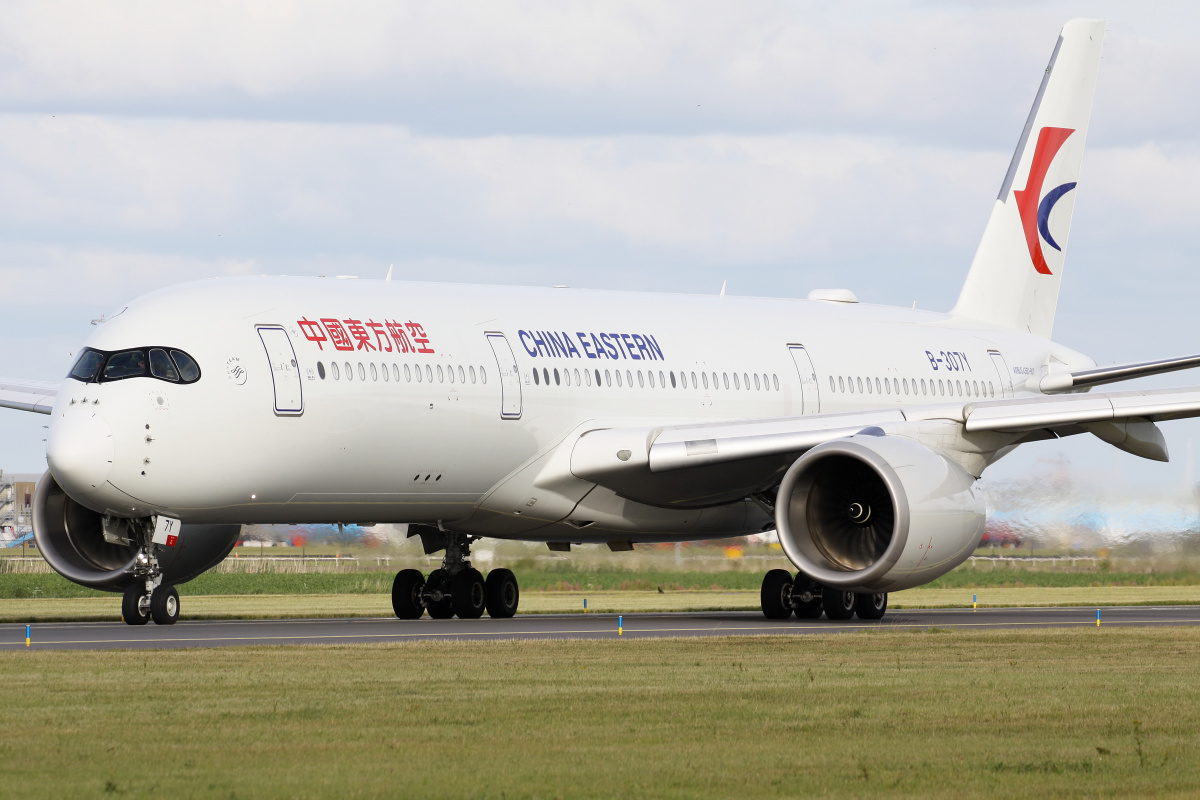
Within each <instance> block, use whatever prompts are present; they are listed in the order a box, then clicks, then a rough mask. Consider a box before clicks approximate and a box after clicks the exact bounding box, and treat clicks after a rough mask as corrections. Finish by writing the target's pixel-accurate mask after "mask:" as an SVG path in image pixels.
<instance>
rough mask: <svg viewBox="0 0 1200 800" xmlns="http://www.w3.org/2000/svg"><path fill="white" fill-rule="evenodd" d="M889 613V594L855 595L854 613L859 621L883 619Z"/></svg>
mask: <svg viewBox="0 0 1200 800" xmlns="http://www.w3.org/2000/svg"><path fill="white" fill-rule="evenodd" d="M886 611H887V592H882V593H879V594H856V595H854V613H855V614H858V618H859V619H883V615H884V613H885V612H886Z"/></svg>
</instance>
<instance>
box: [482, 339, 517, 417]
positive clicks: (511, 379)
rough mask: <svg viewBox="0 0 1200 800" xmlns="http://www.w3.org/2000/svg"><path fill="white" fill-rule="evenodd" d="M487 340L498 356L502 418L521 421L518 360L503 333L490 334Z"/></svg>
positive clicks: (497, 365)
mask: <svg viewBox="0 0 1200 800" xmlns="http://www.w3.org/2000/svg"><path fill="white" fill-rule="evenodd" d="M487 340H488V344H490V345H491V346H492V353H493V354H494V355H495V356H496V367H497V368H498V369H499V370H500V417H501V419H520V418H521V374H520V373H519V372H518V371H517V358H516V356H514V355H513V351H512V347H510V346H509V344H508V339H506V338H504V334H503V333H489V334H487Z"/></svg>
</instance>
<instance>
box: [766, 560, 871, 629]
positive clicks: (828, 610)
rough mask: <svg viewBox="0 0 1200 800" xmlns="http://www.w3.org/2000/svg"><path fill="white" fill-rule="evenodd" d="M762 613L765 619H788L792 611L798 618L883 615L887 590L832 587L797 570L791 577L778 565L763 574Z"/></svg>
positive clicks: (861, 617)
mask: <svg viewBox="0 0 1200 800" xmlns="http://www.w3.org/2000/svg"><path fill="white" fill-rule="evenodd" d="M760 599H761V602H762V612H763V616H765V617H766V618H767V619H787V618H788V617H790V616H791V615H792V614H793V613H794V614H795V615H796V616H797V617H799V618H800V619H819V618H820V617H821V614H822V613H824V614H825V616H826V617H828V618H829V619H831V620H847V619H853V618H854V616H855V615H857V616H858V618H859V619H883V615H884V614H885V613H886V612H887V602H888V596H887V593H886V592H881V593H876V594H863V593H860V592H847V591H844V590H842V589H831V588H829V587H826V586H821V584H819V583H817V582H816V581H814V580H812V579H811V578H808V577H807V576H805V575H804V574H803V573H799V572H798V573H796V577H795V578H793V577H792V576H791V575H790V574H788V573H787V572H785V571H784V570H781V569H773V570H771V571H770V572H768V573H767V574H766V576H764V577H763V582H762V592H761V595H760Z"/></svg>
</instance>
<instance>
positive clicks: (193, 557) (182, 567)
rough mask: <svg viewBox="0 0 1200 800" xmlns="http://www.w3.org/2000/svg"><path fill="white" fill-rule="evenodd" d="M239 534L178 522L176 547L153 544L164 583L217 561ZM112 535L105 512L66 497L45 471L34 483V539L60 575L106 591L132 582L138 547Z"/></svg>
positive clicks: (223, 527) (235, 527) (182, 578)
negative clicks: (35, 486)
mask: <svg viewBox="0 0 1200 800" xmlns="http://www.w3.org/2000/svg"><path fill="white" fill-rule="evenodd" d="M122 524H123V523H122ZM240 532H241V526H240V525H182V526H180V532H179V539H178V543H177V544H176V546H175V547H163V546H159V545H155V547H156V548H157V550H156V552H155V555H156V556H157V558H158V563H159V566H160V567H161V568H162V571H163V575H162V578H163V583H167V584H172V585H174V584H180V583H184V582H186V581H190V580H191V579H192V578H194V577H196V576H197V575H199V574H200V573H202V572H204V571H205V570H206V569H209V568H210V567H214V566H216V565H217V564H219V563H221V561H223V560H224V559H225V557H226V556H227V555H229V552H230V551H231V550H233V546H234V545H235V544H237V539H238V534H239V533H240ZM111 533H112V532H111V531H110V536H109V537H108V538H106V537H105V535H104V534H105V531H104V515H103V514H100V513H99V512H96V511H93V510H92V509H90V508H87V507H86V506H83V505H81V504H79V503H77V502H75V500H73V499H71V497H70V496H69V495H67V493H66V492H64V491H63V489H62V487H61V486H59V485H58V481H56V480H55V479H54V476H53V475H51V474H50V472H49V471H47V472H46V474H45V475H43V476H42V478H41V480H39V481H38V485H37V489H35V490H34V493H33V538H34V540H35V541H36V542H37V546H38V550H39V551H40V552H41V554H42V557H43V558H45V559H46V561H47V563H49V564H50V566H51V567H52V568H53V569H54V571H55V572H57V573H58V574H59V575H62V576H63V577H64V578H66V579H67V580H69V581H73V582H75V583H78V584H80V585H82V586H90V587H91V588H93V589H105V590H108V591H121V590H123V589H124V588H125V587H126V586H129V585H130V584H132V583H133V582H134V577H133V567H134V561H135V559H136V557H137V552H138V546H137V544H135V543H133V542H131V543H128V544H125V543H121V542H120V541H113V540H112V539H115V538H118V537H113V536H111ZM126 538H127V537H126Z"/></svg>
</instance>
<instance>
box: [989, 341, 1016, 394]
mask: <svg viewBox="0 0 1200 800" xmlns="http://www.w3.org/2000/svg"><path fill="white" fill-rule="evenodd" d="M988 355H989V356H991V357H992V366H994V367H995V368H996V374H997V375H999V376H1000V391H1001V393H1002V394H1003V395H1004V397H1012V396H1013V385H1012V373H1011V372H1009V371H1008V362H1007V361H1005V360H1004V356H1002V355H1000V353H998V352H996V351H995V350H988Z"/></svg>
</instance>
